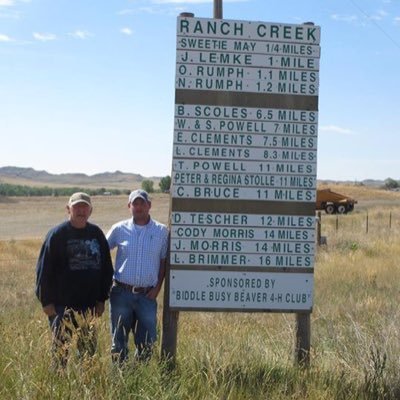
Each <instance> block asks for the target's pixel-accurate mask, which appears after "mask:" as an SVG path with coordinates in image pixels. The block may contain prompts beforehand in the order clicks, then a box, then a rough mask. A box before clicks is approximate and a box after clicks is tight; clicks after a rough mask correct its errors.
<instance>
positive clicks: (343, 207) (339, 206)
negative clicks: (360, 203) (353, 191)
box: [337, 204, 346, 214]
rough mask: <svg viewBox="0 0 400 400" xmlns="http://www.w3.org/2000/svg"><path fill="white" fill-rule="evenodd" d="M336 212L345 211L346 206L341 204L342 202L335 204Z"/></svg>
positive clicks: (341, 212) (342, 212)
mask: <svg viewBox="0 0 400 400" xmlns="http://www.w3.org/2000/svg"><path fill="white" fill-rule="evenodd" d="M337 212H338V213H339V214H344V213H345V212H346V206H345V205H343V204H339V205H338V206H337Z"/></svg>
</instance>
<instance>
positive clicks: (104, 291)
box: [97, 231, 114, 302]
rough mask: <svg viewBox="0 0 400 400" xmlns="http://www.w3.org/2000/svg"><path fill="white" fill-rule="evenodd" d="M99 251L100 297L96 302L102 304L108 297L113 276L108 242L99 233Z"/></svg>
mask: <svg viewBox="0 0 400 400" xmlns="http://www.w3.org/2000/svg"><path fill="white" fill-rule="evenodd" d="M99 241H100V249H101V250H100V251H101V260H102V266H101V267H102V277H101V288H100V289H101V290H100V297H99V298H98V299H97V300H98V301H101V302H104V301H106V300H107V299H108V297H109V295H110V289H111V284H112V278H113V275H114V269H113V265H112V260H111V255H110V248H109V246H108V242H107V240H106V238H105V236H104V234H103V232H101V231H100V237H99Z"/></svg>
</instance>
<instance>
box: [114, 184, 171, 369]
mask: <svg viewBox="0 0 400 400" xmlns="http://www.w3.org/2000/svg"><path fill="white" fill-rule="evenodd" d="M128 207H129V209H130V211H131V213H132V218H130V219H127V220H125V221H121V222H118V223H116V224H115V225H113V226H112V227H111V229H110V231H109V232H108V233H107V240H108V244H109V246H110V249H113V248H115V247H117V255H116V260H115V268H114V269H115V272H114V283H113V286H112V288H111V294H110V313H111V333H112V347H111V353H112V355H113V359H114V360H117V361H120V362H122V361H124V360H125V359H126V358H127V355H128V336H129V332H130V330H131V328H132V327H135V329H134V333H135V345H136V355H137V357H138V358H139V359H147V358H148V357H149V356H150V355H151V348H152V345H153V343H154V342H155V340H156V338H157V331H156V328H157V302H156V298H157V295H158V293H159V292H160V289H161V285H162V283H163V280H164V275H165V261H166V258H167V249H168V230H167V227H166V226H165V225H163V224H161V223H159V222H157V221H155V220H153V219H152V218H151V216H150V214H149V212H150V208H151V201H150V198H149V195H148V194H147V192H145V191H144V190H134V191H133V192H132V193H131V194H130V195H129V202H128Z"/></svg>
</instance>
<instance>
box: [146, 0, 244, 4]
mask: <svg viewBox="0 0 400 400" xmlns="http://www.w3.org/2000/svg"><path fill="white" fill-rule="evenodd" d="M247 1H248V0H225V3H245V2H247ZM152 3H154V4H203V3H213V0H152Z"/></svg>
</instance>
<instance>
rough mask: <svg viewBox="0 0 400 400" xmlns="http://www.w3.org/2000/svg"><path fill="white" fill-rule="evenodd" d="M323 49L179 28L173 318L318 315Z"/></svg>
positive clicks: (306, 40)
mask: <svg viewBox="0 0 400 400" xmlns="http://www.w3.org/2000/svg"><path fill="white" fill-rule="evenodd" d="M319 41H320V28H319V27H317V26H314V25H309V24H304V25H290V24H274V23H264V22H253V21H230V20H222V19H218V20H217V19H200V18H183V17H179V18H178V24H177V56H176V60H177V61H176V80H175V88H176V92H175V129H174V147H173V167H172V189H171V193H172V213H171V252H170V269H169V271H168V276H167V283H166V292H167V293H166V300H167V309H166V311H165V312H178V311H182V310H207V311H210V310H211V311H269V312H296V313H297V312H299V313H310V312H311V311H312V305H313V268H314V255H315V254H314V253H315V200H316V163H317V132H318V86H319V56H320V47H319ZM175 341H176V339H175Z"/></svg>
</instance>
